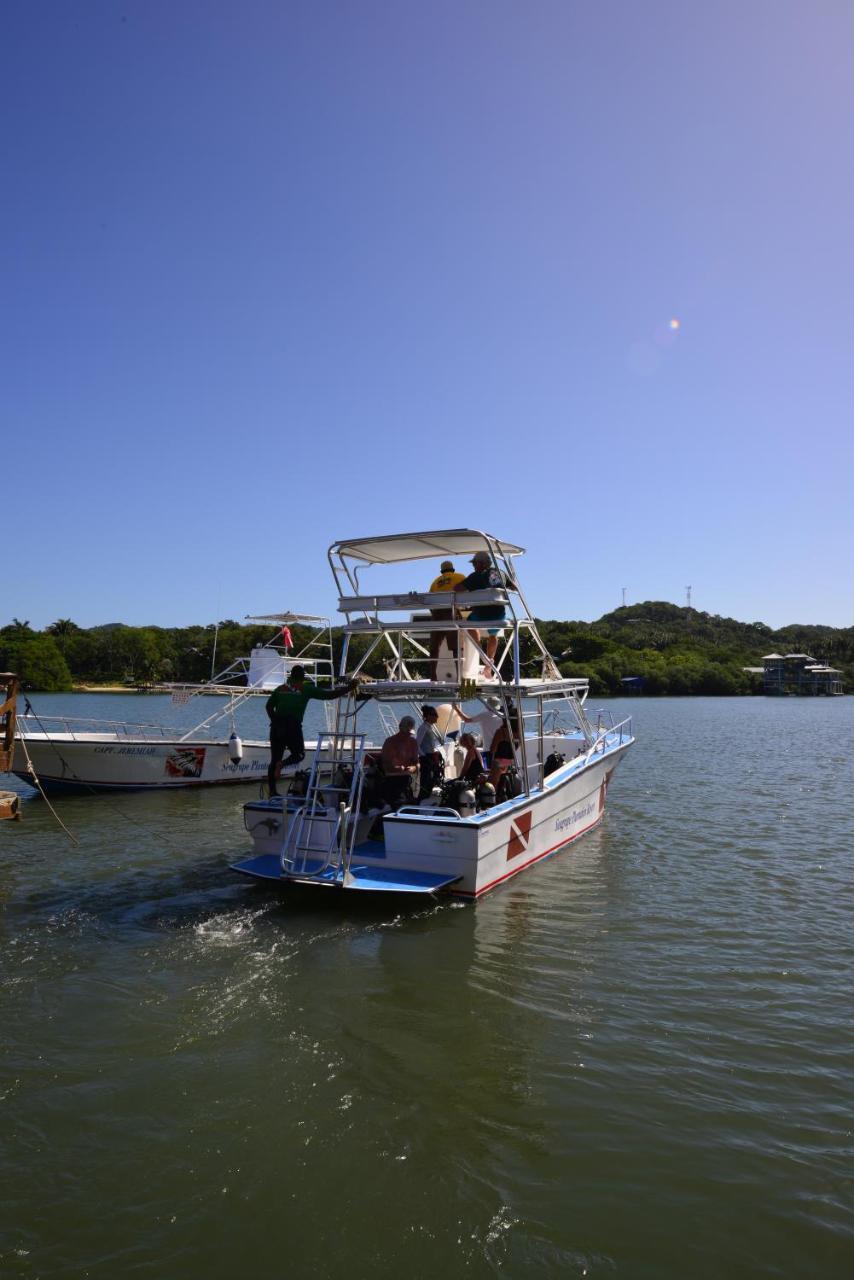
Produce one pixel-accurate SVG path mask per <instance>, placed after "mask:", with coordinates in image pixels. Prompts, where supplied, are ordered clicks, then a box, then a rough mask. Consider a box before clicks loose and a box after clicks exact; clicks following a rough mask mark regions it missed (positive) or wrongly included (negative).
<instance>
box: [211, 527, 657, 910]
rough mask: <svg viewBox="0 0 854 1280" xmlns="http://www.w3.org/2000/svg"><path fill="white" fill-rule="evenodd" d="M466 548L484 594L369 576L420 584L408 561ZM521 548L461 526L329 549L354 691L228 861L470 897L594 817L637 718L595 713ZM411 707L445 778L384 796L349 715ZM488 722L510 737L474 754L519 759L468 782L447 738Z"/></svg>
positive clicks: (256, 872)
mask: <svg viewBox="0 0 854 1280" xmlns="http://www.w3.org/2000/svg"><path fill="white" fill-rule="evenodd" d="M477 553H481V556H480V558H479V559H480V563H481V565H483V563H484V553H485V557H486V566H487V570H486V574H485V578H486V580H487V581H488V582H489V583H490V585H488V586H486V587H483V586H482V582H483V581H484V574H480V575H479V577H478V589H477V590H469V589H467V588H466V584H465V582H459V583H458V584H457V585H456V587H454V588H453V589H452V590H446V591H442V592H438V591H435V592H425V591H422V590H402V591H396V592H388V591H386V592H385V593H379V592H378V591H377V589H376V584H375V583H374V581H373V579H374V578H375V577H378V576H379V570H380V569H381V567H386V568H389V569H390V570H391V571H392V572H393V573H394V576H395V578H396V580H397V582H398V583H400V582H404V583H405V582H406V580H407V578H410V580H411V578H417V579H418V580H419V581H424V580H425V579H428V580H429V576H432V575H429V576H428V574H427V573H425V571H424V569H422V568H420V567H419V563H418V562H420V561H422V560H434V561H444V560H446V559H448V558H450V559H452V560H453V561H455V562H456V563H457V565H458V566H459V565H460V564H461V563H462V564H465V562H466V561H469V560H470V559H472V558H473V557H474V556H475V555H476V554H477ZM522 554H523V552H522V548H521V547H517V546H515V545H513V544H512V543H509V542H504V541H502V540H501V539H499V538H496V537H493V536H492V535H491V534H488V533H481V532H477V531H475V530H471V529H449V530H441V531H434V532H426V533H407V534H395V535H389V536H382V537H375V538H357V539H352V540H348V541H345V542H337V543H335V544H334V545H333V546H332V547H331V548H330V550H329V563H330V566H331V569H332V573H333V576H334V579H335V583H336V587H337V590H338V595H339V600H338V607H339V610H340V612H341V613H342V614H343V616H344V619H345V621H344V625H343V646H342V655H341V661H340V670H339V677H340V678H341V679H342V680H347V681H349V682H350V684H351V690H352V691H351V693H350V695H349V696H348V697H346V698H341V699H339V700H338V701H337V702H336V703H335V706H336V708H337V718H336V723H335V728H334V729H333V730H331V731H330V732H329V733H327V734H326V735H323V736H322V737H321V739H320V740H319V747H320V746H322V747H323V751H322V752H321V750H320V749H318V751H317V752H316V753H315V761H314V764H313V766H312V769H311V772H310V774H309V775H308V778H307V780H305V782H304V785H303V786H301V787H300V788H299V790H300V794H299V795H297V794H294V791H293V789H292V791H291V793H290V794H289V795H287V796H285V797H284V798H276V799H270V800H267V801H264V800H258V801H252V802H251V803H249V804H247V805H245V806H244V820H245V825H246V828H247V830H248V831H249V833H250V835H251V836H252V840H253V844H254V846H255V854H254V856H252V857H250V858H247V859H246V860H244V861H242V862H240V863H237V864H235V866H234V870H236V871H239V872H241V873H243V874H246V875H249V876H252V877H255V878H256V879H259V880H264V881H268V882H272V883H276V884H280V885H281V884H290V883H299V884H304V885H305V884H308V885H318V886H321V885H322V886H326V887H332V888H339V889H347V890H381V891H386V892H398V893H400V892H405V893H438V892H441V891H447V892H450V893H452V894H455V895H461V896H464V897H478V896H479V895H480V894H482V893H484V892H486V891H487V890H488V889H491V888H493V887H495V886H496V885H498V884H501V883H502V882H503V881H505V880H507V879H509V878H510V877H511V876H514V875H516V874H518V872H520V871H522V870H524V869H525V868H526V867H530V866H531V865H532V864H533V863H535V862H538V861H539V860H540V859H542V858H545V857H547V856H548V855H549V854H552V853H555V852H556V851H557V850H558V849H561V848H563V847H564V846H565V845H567V844H569V843H570V842H571V841H573V840H576V839H577V838H578V837H579V836H581V835H583V834H584V832H586V831H589V830H590V829H591V828H592V827H594V826H595V825H596V824H597V823H598V822H599V821H601V819H602V816H603V814H604V810H605V799H606V795H607V789H608V784H609V782H610V779H611V776H612V774H613V772H614V769H615V768H616V766H617V764H618V763H619V762H620V760H621V759H622V757H623V756H624V755H625V753H626V751H627V750H628V748H629V747H630V746H631V744H632V742H633V741H634V739H633V737H632V726H631V721H630V720H624V721H622V722H621V723H619V724H614V723H613V722H612V719H611V717H610V716H606V715H605V713H599V714H598V716H597V717H596V720H595V722H594V720H593V719H592V718H591V717H590V716H589V715H588V714H587V712H586V711H585V699H586V697H587V692H588V682H587V680H586V679H578V678H573V679H567V678H565V677H563V676H561V674H560V671H559V670H558V667H557V665H556V663H555V660H554V658H553V657H552V656H551V654H550V653H549V652H548V650H547V649H546V647H545V645H544V644H543V642H542V639H541V637H540V635H539V632H538V630H537V626H536V623H535V621H534V618H533V616H532V614H531V612H530V609H529V608H528V605H527V602H526V600H525V597H524V595H523V594H522V589H521V587H520V585H519V579H518V575H517V573H516V570H515V567H514V561H515V559H516V557H518V556H520V555H522ZM410 565H415V567H416V572H415V573H412V574H409V573H408V572H407V571H406V566H410ZM466 567H468V566H467V565H466ZM368 578H370V579H371V582H370V583H369V582H368ZM469 585H471V584H469ZM437 614H438V616H436V615H437ZM484 615H485V616H484ZM478 619H480V620H479V621H478ZM437 635H438V636H439V642H438V644H437V642H436V637H437ZM431 641H432V644H431ZM437 650H438V652H437ZM407 704H408V706H409V707H413V708H414V707H418V706H419V705H421V704H429V705H431V706H436V707H437V710H438V711H439V713H440V716H439V724H440V729H444V730H445V740H444V742H443V743H442V746H441V751H440V752H439V753H437V754H438V755H440V756H441V765H443V775H444V776H443V777H441V778H440V781H439V785H431V786H430V787H429V791H427V790H426V789H425V788H424V787H423V786H422V789H421V791H420V792H419V791H418V790H415V791H413V793H412V795H411V796H409V797H406V796H404V797H401V796H400V795H399V794H398V795H397V796H396V797H395V796H392V795H391V794H390V786H389V778H388V776H387V774H386V772H385V770H384V767H383V764H384V759H383V756H382V755H378V754H377V753H376V752H372V751H371V750H370V748H369V746H368V744H367V740H366V735H365V733H364V731H363V728H362V727H361V726H360V715H361V717H362V720H364V719H365V717H366V715H367V714H369V713H370V712H369V710H368V709H369V708H374V707H375V708H376V711H378V712H379V713H380V717H381V719H382V721H383V724H384V725H385V726H386V729H388V728H392V729H394V728H396V725H395V724H394V723H393V722H392V723H391V724H389V715H388V711H389V708H394V707H395V706H397V707H398V708H400V709H405V708H406V707H407ZM460 704H465V705H468V706H469V708H470V712H469V713H466V712H465V711H463V710H462V707H461V706H460ZM472 704H479V705H474V706H472ZM374 714H375V713H374ZM490 718H491V719H492V721H493V724H492V726H491V728H493V729H494V728H495V726H499V727H500V726H503V730H502V731H501V732H499V733H498V735H497V736H496V737H493V734H492V732H490V734H489V740H487V739H486V737H484V741H483V746H484V748H485V749H486V750H487V751H489V749H490V747H493V746H496V744H497V743H499V742H500V740H501V738H502V737H503V738H504V740H505V743H510V744H511V747H512V759H510V756H511V751H510V750H507V749H506V747H505V750H504V751H503V752H501V751H500V750H499V749H498V748H497V747H496V751H495V756H494V757H493V758H492V759H491V761H490V772H489V774H488V776H487V775H486V773H484V774H482V775H481V776H480V777H479V778H477V777H475V776H473V773H472V771H470V770H469V769H467V770H466V774H467V776H466V777H465V778H463V777H461V776H460V775H461V771H462V768H463V765H464V763H465V760H466V759H468V758H470V757H469V756H468V755H467V751H464V750H463V748H462V746H461V744H460V742H459V740H458V733H459V729H460V728H463V729H465V727H466V726H465V724H462V725H461V720H462V721H469V722H472V721H479V722H481V723H488V722H489V720H490ZM418 719H420V716H419V717H418ZM404 736H405V735H404ZM499 756H501V757H502V759H501V763H500V765H499V762H498V757H499ZM434 758H435V756H434ZM386 764H388V761H386ZM431 771H432V766H431ZM440 772H441V770H440ZM490 779H495V781H490ZM398 781H399V780H398ZM431 781H435V777H432V778H431ZM401 798H402V799H403V800H404V803H400V800H401Z"/></svg>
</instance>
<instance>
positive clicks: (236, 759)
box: [228, 733, 243, 764]
mask: <svg viewBox="0 0 854 1280" xmlns="http://www.w3.org/2000/svg"><path fill="white" fill-rule="evenodd" d="M228 758H229V760H230V761H231V763H232V764H240V761H241V760H242V759H243V743H242V742H241V740H240V738H238V736H237V734H236V733H232V735H231V737H230V738H229V740H228Z"/></svg>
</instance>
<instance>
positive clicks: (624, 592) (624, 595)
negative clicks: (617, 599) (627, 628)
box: [623, 587, 628, 609]
mask: <svg viewBox="0 0 854 1280" xmlns="http://www.w3.org/2000/svg"><path fill="white" fill-rule="evenodd" d="M627 590H628V588H627V587H623V608H624V609H625V607H626V591H627Z"/></svg>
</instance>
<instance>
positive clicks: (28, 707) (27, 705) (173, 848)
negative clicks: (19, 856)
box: [18, 698, 181, 853]
mask: <svg viewBox="0 0 854 1280" xmlns="http://www.w3.org/2000/svg"><path fill="white" fill-rule="evenodd" d="M24 710H25V712H26V714H27V715H28V716H32V717H33V719H34V720H35V722H36V724H37V725H38V726H39V728H40V729H41V731H42V733H43V734H44V736H45V740H46V741H47V742H49V743H50V745H51V746H52V747H53V749H54V751H55V752H56V756H57V759H58V760H59V761H60V763H61V765H62V767H63V769H65V770H66V772H67V773H68V774H69V775H70V776H71V777H72V778H73V779H74V781H75V782H76V783H77V785H78V786H80V787H85V788H86V789H87V791H88V792H89V794H90V795H93V796H97V797H98V799H99V801H100V802H101V803H103V802H104V801H107V802H108V803H109V804H110V805H111V806H112V808H113V809H114V810H115V812H116V813H117V814H118V815H119V817H120V818H123V819H124V821H125V822H127V823H129V824H130V825H131V826H132V827H138V828H139V829H140V830H141V831H144V832H145V833H146V834H147V835H153V836H154V837H155V839H157V840H159V841H160V843H161V844H162V845H163V847H164V848H165V849H168V850H169V852H170V853H180V852H181V850H180V849H179V847H178V846H177V845H174V844H172V843H171V842H170V841H169V840H167V839H165V838H164V837H163V836H161V835H160V834H159V833H158V832H156V831H155V830H154V828H153V827H151V826H150V825H147V824H146V823H144V822H138V821H137V819H136V818H132V817H131V815H130V814H129V813H126V812H125V810H124V809H122V808H121V806H120V805H118V804H116V802H115V800H114V799H113V797H112V796H111V795H110V793H109V792H108V791H107V792H104V793H103V795H102V794H101V792H100V791H98V790H97V789H96V788H95V787H93V786H92V784H91V783H89V782H86V780H85V779H84V778H81V777H80V776H79V774H77V773H75V771H74V769H72V767H71V765H70V764H69V763H68V761H67V760H66V759H65V756H64V755H63V754H62V752H61V751H60V750H59V747H58V746H57V745H56V743H55V742H54V740H53V739H52V738H51V736H50V734H49V733H48V731H47V729H46V728H45V727H44V725H43V724H42V721H41V720H40V719H39V716H38V714H37V712H36V711H35V709H34V707H33V705H32V703H31V702H30V700H29V698H24ZM18 741H19V742H20V743H21V745H22V746H23V747H24V755H25V756H26V759H27V764H28V765H29V770H30V773H31V774H32V777H33V780H34V782H35V784H36V786H37V787H38V789H39V791H40V792H41V794H42V798H43V799H44V800H45V802H46V804H47V807H48V808H49V809H50V811H51V813H52V814H53V816H54V817H55V818H56V820H57V822H58V823H59V825H60V826H61V827H62V829H63V831H65V832H66V833H67V834H68V837H69V839H70V840H73V841H74V843H75V844H76V845H78V846H79V844H80V841H79V840H78V839H77V837H76V836H74V835H72V834H71V832H70V831H69V830H68V828H67V827H66V825H65V823H64V822H63V821H62V819H61V818H60V817H59V815H58V813H57V812H56V810H55V809H54V807H53V805H52V804H51V803H50V801H49V800H48V798H47V796H46V795H45V792H44V788H43V787H42V784H41V782H40V781H39V777H38V774H37V773H36V770H35V766H34V765H33V762H32V759H31V757H30V753H29V751H28V750H27V748H26V745H25V743H26V739H25V737H24V736H23V734H21V735H19V737H18Z"/></svg>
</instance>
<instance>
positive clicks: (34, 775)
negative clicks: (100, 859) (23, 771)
mask: <svg viewBox="0 0 854 1280" xmlns="http://www.w3.org/2000/svg"><path fill="white" fill-rule="evenodd" d="M27 705H29V704H27ZM36 719H38V717H36ZM18 741H19V742H20V744H21V746H22V747H23V749H24V757H25V759H26V761H27V766H28V768H29V772H30V776H31V777H32V779H33V782H34V783H35V784H36V786H37V787H38V789H39V791H40V792H41V796H42V800H44V802H45V804H46V805H47V807H48V809H50V811H51V813H52V814H53V816H54V817H55V818H56V820H57V822H58V823H59V825H60V826H61V827H62V829H63V831H64V832H65V834H66V835H67V836H68V839H69V840H70V841H71V843H72V844H76V845H77V846H78V847H79V845H80V841H79V840H78V839H77V837H76V836H75V835H74V834H73V832H71V831H69V830H68V827H67V826H66V825H65V823H64V822H63V821H62V818H60V816H59V814H58V813H57V812H56V810H55V809H54V807H53V805H52V804H51V802H50V801H49V800H48V798H47V796H46V795H45V789H44V787H43V786H42V784H41V779H40V778H39V775H38V774H37V773H36V767H35V765H34V764H33V761H32V758H31V756H30V753H29V751H28V750H27V740H26V738H24V737H19V738H18Z"/></svg>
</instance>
